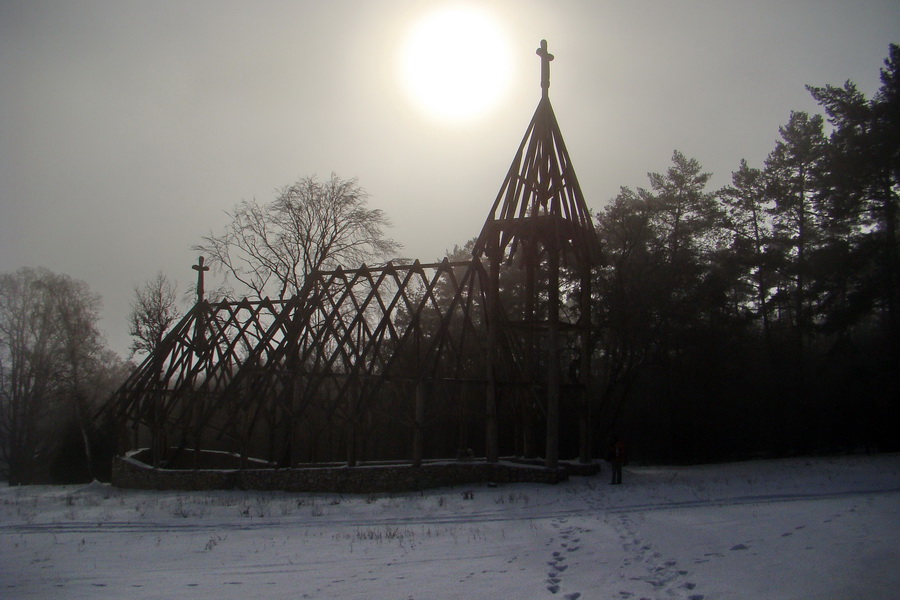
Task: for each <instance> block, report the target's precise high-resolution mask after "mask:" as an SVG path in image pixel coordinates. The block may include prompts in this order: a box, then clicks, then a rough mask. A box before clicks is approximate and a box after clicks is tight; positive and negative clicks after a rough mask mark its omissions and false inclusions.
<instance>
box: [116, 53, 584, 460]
mask: <svg viewBox="0 0 900 600" xmlns="http://www.w3.org/2000/svg"><path fill="white" fill-rule="evenodd" d="M537 53H538V55H539V56H541V60H542V90H543V93H542V98H541V101H540V102H539V104H538V107H537V110H536V111H535V113H534V116H533V117H532V119H531V122H530V123H529V126H528V128H527V129H526V132H525V136H524V137H523V139H522V142H521V143H520V144H519V147H518V149H517V151H516V154H515V157H514V159H513V161H512V164H511V165H510V168H509V171H508V172H507V175H506V177H505V179H504V181H503V183H502V185H501V187H500V191H499V193H498V194H497V196H496V199H495V201H494V203H493V205H492V207H491V210H490V212H489V213H488V216H487V219H486V221H485V223H484V226H483V228H482V230H481V234H480V235H479V237H478V238H477V240H476V244H475V246H474V250H473V254H472V257H471V259H470V260H469V261H464V262H450V261H449V260H446V259H445V260H444V261H442V262H439V263H428V264H423V263H420V262H418V261H415V262H414V263H412V264H408V265H394V264H392V263H388V264H386V265H383V266H378V267H369V266H366V265H362V266H361V267H360V268H358V269H346V270H345V269H341V268H339V269H337V270H334V271H327V272H325V271H319V272H314V273H312V274H310V275H309V276H308V278H307V280H306V283H305V285H304V288H303V289H302V290H301V291H300V293H298V294H297V295H296V296H294V297H293V298H290V299H288V300H285V301H272V300H269V299H264V300H260V301H250V300H246V299H245V300H243V301H241V302H213V303H210V302H207V301H205V300H203V299H202V295H201V297H200V299H199V301H198V303H197V304H196V305H195V306H194V307H193V308H192V309H191V311H189V312H188V313H187V314H186V315H185V317H184V318H183V319H182V321H181V322H180V323H179V324H178V325H177V326H176V327H175V328H173V329H172V331H171V332H170V333H169V334H168V335H167V337H166V338H165V340H164V341H163V343H162V344H161V345H160V346H159V347H158V348H157V350H156V351H155V352H154V353H153V354H152V355H150V356H148V357H147V359H146V360H145V361H144V362H143V363H142V364H141V365H140V366H139V367H138V368H137V369H136V370H135V371H134V373H133V374H132V375H131V376H130V377H129V378H128V380H127V381H126V382H125V383H124V384H123V386H122V387H121V388H120V389H119V390H118V392H117V393H116V394H115V396H114V397H113V399H112V400H111V402H110V404H109V406H108V408H107V410H108V412H109V413H110V414H111V415H112V416H113V417H114V418H115V420H116V422H118V423H119V424H120V426H121V431H122V436H121V439H122V441H123V444H122V449H123V450H125V449H127V448H128V447H138V446H140V445H148V444H149V445H150V446H151V448H153V456H154V463H155V464H157V465H162V464H170V463H171V462H173V461H176V460H177V459H179V458H180V457H181V456H182V455H184V454H185V453H186V452H187V449H189V448H193V449H199V448H210V447H219V448H225V449H231V450H234V451H239V452H240V453H241V455H242V456H243V457H245V458H246V457H248V456H251V455H259V454H260V453H264V454H265V455H266V457H267V458H268V459H270V460H272V461H274V462H278V463H280V464H284V465H294V464H298V463H299V462H302V461H304V460H310V459H312V460H315V458H316V457H317V456H318V457H324V458H325V459H332V458H334V455H335V453H336V452H335V448H336V444H337V446H338V447H340V448H341V452H343V453H344V458H345V459H346V461H347V463H348V464H350V465H354V464H356V462H357V461H358V460H359V459H360V457H363V458H364V457H365V456H364V455H366V454H367V449H369V450H370V452H368V453H369V454H371V449H372V448H373V446H372V444H371V441H370V440H371V439H372V435H373V433H374V435H375V436H377V437H381V438H384V437H385V436H386V437H393V438H406V439H407V442H408V443H403V442H396V443H394V444H393V446H391V444H385V443H382V444H381V445H380V446H379V450H378V451H377V452H376V453H378V452H380V453H381V454H382V455H384V456H387V455H390V454H392V453H393V454H397V453H400V454H404V455H405V456H406V457H407V458H411V460H412V462H413V463H414V464H417V463H420V462H421V461H422V458H423V455H424V450H423V448H424V447H425V446H426V445H427V444H426V442H425V439H424V438H425V436H426V435H428V432H429V431H432V432H435V436H434V437H435V438H437V437H440V434H441V433H443V432H444V431H445V430H449V429H453V430H457V432H458V436H457V440H456V441H457V442H458V444H457V447H458V448H464V447H466V446H465V444H467V443H470V439H471V438H470V431H471V429H472V428H473V427H472V424H474V427H484V431H485V436H484V442H483V445H480V444H479V445H478V447H479V448H480V449H483V452H484V455H485V456H486V457H487V460H489V461H496V460H498V457H499V454H500V451H501V437H503V438H504V440H507V441H505V442H503V444H505V445H504V448H503V449H504V450H507V449H510V450H511V451H513V452H515V453H519V454H524V455H540V454H542V453H541V452H540V450H538V449H537V447H536V441H537V440H538V439H539V438H540V437H541V436H540V435H539V434H536V433H535V431H536V425H537V424H540V423H544V424H545V433H544V436H543V437H544V439H545V443H546V447H545V451H544V452H543V455H544V457H545V461H546V465H547V466H548V467H551V468H555V467H556V464H557V460H558V453H559V446H560V440H559V435H560V433H559V428H560V422H559V411H560V401H561V398H562V395H563V391H564V390H569V393H568V397H569V398H570V399H571V400H570V401H571V402H572V404H573V406H575V409H576V412H577V413H578V415H579V423H580V427H579V430H580V439H579V445H578V449H579V456H580V457H581V458H582V460H589V459H590V447H591V440H590V435H589V432H590V427H589V422H590V397H591V394H589V393H588V390H589V388H590V381H589V374H590V365H589V359H590V355H591V351H590V342H589V339H590V322H591V320H590V271H591V266H592V264H593V261H594V257H595V256H597V237H596V235H595V233H594V230H593V225H592V218H591V214H590V211H589V210H588V208H587V205H586V203H585V201H584V197H583V194H582V192H581V188H580V186H579V184H578V180H577V177H576V175H575V170H574V168H573V166H572V161H571V159H570V157H569V154H568V152H567V150H566V147H565V143H564V141H563V138H562V134H561V132H560V129H559V125H558V123H557V121H556V116H555V115H554V113H553V108H552V106H551V104H550V100H549V95H548V90H549V61H550V60H552V58H553V57H552V55H550V54H549V52H547V49H546V42H542V45H541V48H539V49H538V51H537ZM561 265H562V267H564V268H565V269H566V273H567V277H565V278H564V279H565V281H563V286H561V285H560V281H561V280H560V269H561ZM194 268H195V269H196V270H198V277H199V278H200V280H201V281H202V274H203V269H204V267H203V263H202V260H201V262H200V263H199V265H198V266H197V267H194ZM564 360H571V362H570V367H569V371H568V378H567V379H566V378H564V377H563V376H562V362H563V361H564ZM478 398H481V400H478ZM501 421H503V422H502V423H501ZM510 422H511V423H510ZM373 428H374V429H375V431H374V432H373ZM379 428H380V429H379ZM501 428H502V429H503V430H504V431H513V432H514V435H512V436H510V435H508V434H507V435H504V436H501V433H500V430H501ZM336 431H337V433H336ZM403 432H405V434H404V433H403ZM510 437H512V438H514V439H513V440H512V441H511V442H510V441H508V440H509V438H510ZM367 440H369V441H367ZM445 446H446V444H445ZM436 451H437V452H441V450H440V449H438V450H436ZM444 452H446V451H444Z"/></svg>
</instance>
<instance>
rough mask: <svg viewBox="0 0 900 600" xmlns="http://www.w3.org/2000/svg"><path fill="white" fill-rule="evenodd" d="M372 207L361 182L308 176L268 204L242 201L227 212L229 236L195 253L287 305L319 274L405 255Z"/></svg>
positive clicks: (213, 240)
mask: <svg viewBox="0 0 900 600" xmlns="http://www.w3.org/2000/svg"><path fill="white" fill-rule="evenodd" d="M367 201H368V194H367V193H366V191H365V190H364V189H363V188H361V187H360V186H359V185H357V182H356V179H348V180H344V179H341V178H340V177H338V176H337V175H335V174H333V173H332V175H331V177H330V178H329V179H328V180H327V181H325V182H320V181H318V180H317V179H316V178H315V177H305V178H303V179H300V180H299V181H297V182H296V183H293V184H291V185H289V186H286V187H284V188H282V189H281V190H280V191H279V193H278V196H277V198H276V199H275V200H274V201H272V202H271V203H269V204H266V205H264V206H260V205H259V204H257V203H256V201H246V200H245V201H243V202H241V203H240V204H238V205H237V206H236V207H235V208H234V210H233V211H232V212H230V213H227V214H228V216H229V217H230V218H231V222H230V223H229V224H228V225H227V226H226V228H225V232H224V233H222V234H221V235H213V234H210V235H208V236H206V237H204V238H203V241H204V243H203V244H199V245H197V246H195V247H194V249H195V250H199V251H201V252H203V253H204V254H206V255H207V256H209V257H210V262H211V264H212V265H214V266H215V267H217V269H220V270H222V271H224V272H225V274H226V276H228V277H231V278H234V279H235V280H236V281H237V282H239V283H240V284H242V285H244V286H245V287H246V288H248V290H249V291H250V293H251V294H252V295H254V296H255V297H258V298H263V297H265V296H267V295H269V296H274V297H277V298H279V299H283V298H286V297H289V296H291V295H293V294H296V293H297V291H299V290H300V288H302V287H303V283H304V281H305V279H306V276H307V275H308V274H309V273H311V272H313V271H314V270H315V269H323V268H325V269H327V268H334V267H336V266H338V265H344V266H350V267H354V268H355V267H357V266H359V265H360V264H361V263H363V262H365V261H366V260H372V259H375V260H383V259H385V258H388V257H390V256H392V255H393V254H394V253H395V252H397V251H398V250H399V249H400V247H401V246H400V244H398V243H397V242H395V241H394V240H392V239H390V238H388V237H385V235H384V231H383V229H384V228H386V227H388V226H390V222H389V220H388V218H387V215H385V213H384V212H383V211H382V210H379V209H370V208H368V206H367Z"/></svg>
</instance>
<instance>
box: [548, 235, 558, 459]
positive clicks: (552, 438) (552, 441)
mask: <svg viewBox="0 0 900 600" xmlns="http://www.w3.org/2000/svg"><path fill="white" fill-rule="evenodd" d="M547 254H548V256H549V264H548V270H549V272H548V274H547V454H546V466H547V468H548V469H555V468H557V466H558V465H559V391H560V390H559V388H560V372H559V247H558V245H557V244H553V245H552V246H551V247H550V248H548V252H547Z"/></svg>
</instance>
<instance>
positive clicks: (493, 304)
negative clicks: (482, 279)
mask: <svg viewBox="0 0 900 600" xmlns="http://www.w3.org/2000/svg"><path fill="white" fill-rule="evenodd" d="M500 258H501V257H500V251H499V249H498V247H497V245H496V241H495V242H494V245H493V246H492V247H491V248H490V257H489V260H490V273H489V281H488V288H487V304H488V306H487V309H488V360H487V395H486V398H485V454H486V456H487V461H488V462H492V463H494V462H498V461H499V460H500V451H499V444H498V440H497V347H498V345H499V339H500V304H499V302H500V299H499V294H500Z"/></svg>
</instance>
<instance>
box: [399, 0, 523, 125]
mask: <svg viewBox="0 0 900 600" xmlns="http://www.w3.org/2000/svg"><path fill="white" fill-rule="evenodd" d="M399 63H400V64H399V70H400V79H401V81H402V83H403V87H404V88H405V91H406V93H407V94H408V95H409V97H410V98H411V99H412V100H413V102H414V103H415V105H416V106H417V107H418V108H419V109H421V110H423V111H425V112H426V113H428V114H430V115H431V116H433V117H437V118H441V119H448V120H452V121H460V120H465V119H471V118H474V117H478V116H481V115H483V114H484V113H486V112H488V111H489V110H490V109H491V108H493V107H494V106H496V105H497V104H498V102H499V101H500V100H501V99H502V97H503V94H504V92H506V90H507V88H508V87H509V82H510V79H511V68H512V60H511V52H510V48H509V42H508V41H507V39H506V36H505V35H504V33H503V29H502V27H500V26H499V25H498V23H497V22H496V21H495V20H494V19H493V18H492V17H491V16H490V15H489V14H488V13H487V12H485V11H484V10H483V9H479V8H476V7H474V6H465V5H461V6H448V7H444V8H441V9H438V10H436V11H433V12H430V13H428V14H426V15H425V16H424V17H422V18H420V19H419V20H418V21H416V22H415V23H414V24H413V25H412V27H411V29H410V31H409V34H408V35H407V36H406V39H405V40H404V42H403V44H402V46H401V48H400V54H399Z"/></svg>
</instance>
